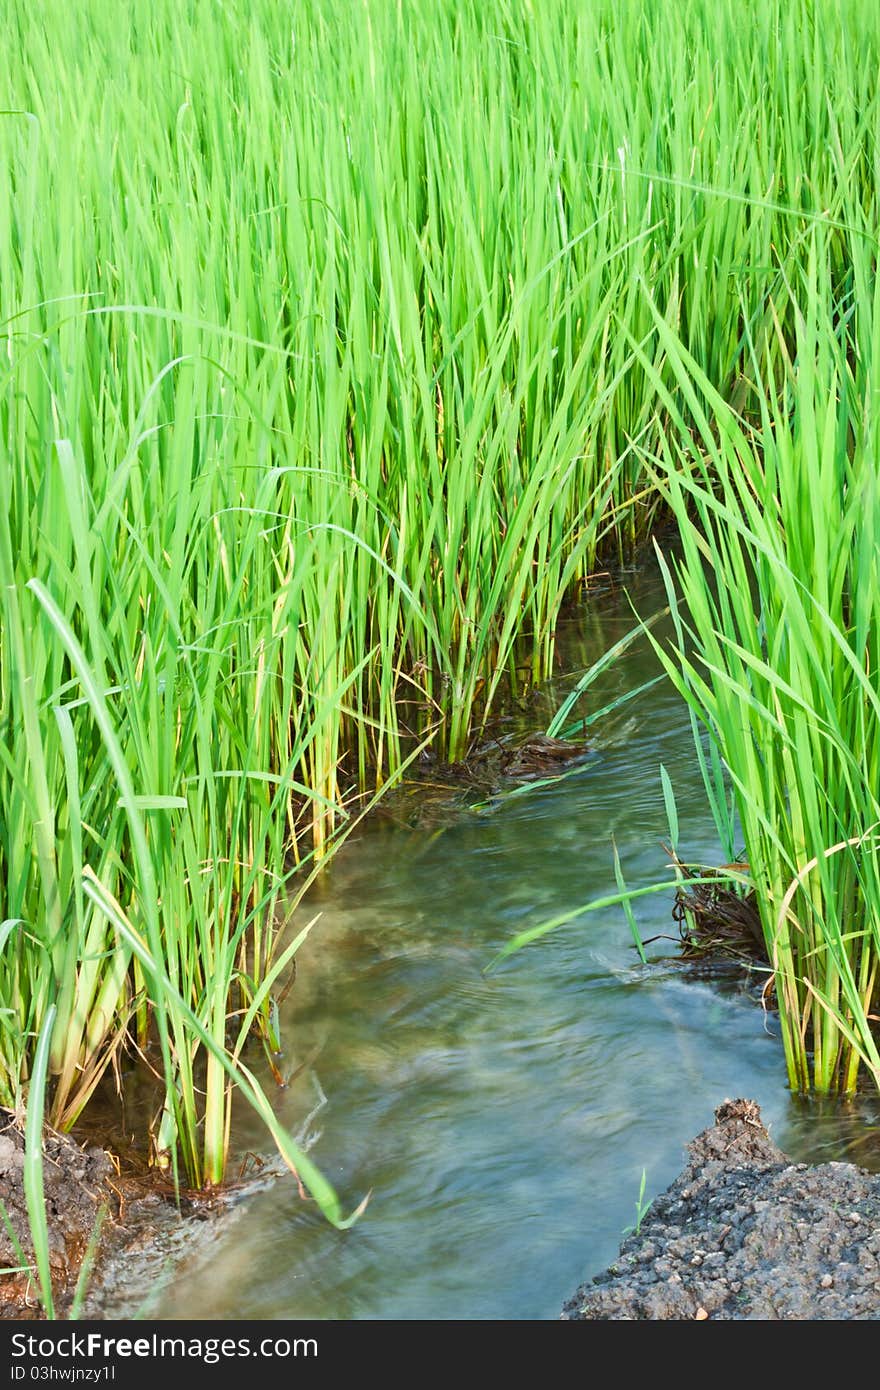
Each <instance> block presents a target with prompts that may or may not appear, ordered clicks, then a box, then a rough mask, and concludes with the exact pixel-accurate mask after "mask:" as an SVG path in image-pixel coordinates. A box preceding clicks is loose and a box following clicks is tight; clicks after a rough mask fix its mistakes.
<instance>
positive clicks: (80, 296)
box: [0, 0, 880, 1224]
mask: <svg viewBox="0 0 880 1390" xmlns="http://www.w3.org/2000/svg"><path fill="white" fill-rule="evenodd" d="M4 19H5V30H6V42H5V44H4V45H3V47H2V50H0V89H2V97H0V172H2V180H3V197H2V198H0V334H2V367H0V452H2V458H0V808H2V813H0V921H2V927H0V1103H2V1104H4V1105H7V1106H9V1107H11V1108H18V1107H20V1106H22V1105H23V1104H24V1103H25V1102H26V1099H27V1094H28V1085H29V1079H30V1077H31V1075H32V1072H33V1067H34V1059H35V1053H36V1050H37V1042H38V1040H41V1042H42V1045H43V1048H44V1054H45V1055H43V1061H44V1062H45V1071H46V1076H47V1078H48V1080H47V1083H46V1091H47V1095H46V1110H47V1116H48V1117H49V1118H50V1119H51V1121H52V1122H53V1123H54V1124H55V1125H56V1126H59V1127H61V1128H69V1127H70V1126H72V1125H73V1124H74V1123H75V1122H76V1120H77V1118H78V1117H79V1116H80V1115H81V1113H82V1112H83V1109H84V1107H86V1106H87V1105H88V1103H89V1100H90V1097H91V1096H92V1095H93V1094H94V1091H95V1088H96V1086H97V1085H98V1083H99V1082H100V1080H101V1078H102V1076H103V1075H104V1074H105V1073H106V1072H107V1071H108V1069H109V1068H113V1067H114V1066H115V1065H117V1064H118V1062H119V1059H120V1057H121V1055H122V1050H123V1049H129V1050H131V1049H134V1050H136V1051H139V1052H140V1053H141V1054H142V1055H143V1057H144V1058H145V1060H146V1062H147V1064H148V1065H149V1066H151V1067H152V1068H153V1069H154V1070H155V1071H156V1072H157V1073H158V1074H159V1075H160V1076H161V1078H162V1085H163V1088H164V1100H163V1102H162V1104H161V1106H160V1108H159V1109H158V1110H157V1113H156V1115H155V1117H154V1121H153V1124H152V1126H151V1135H150V1142H151V1144H152V1148H153V1155H154V1159H155V1161H156V1162H157V1163H158V1164H159V1165H162V1166H166V1167H169V1168H171V1169H173V1171H174V1173H175V1174H178V1173H180V1174H182V1175H183V1176H184V1177H185V1179H186V1180H187V1181H188V1182H190V1183H193V1184H196V1185H204V1184H211V1183H218V1182H220V1181H221V1180H222V1178H223V1174H224V1170H225V1164H226V1158H227V1153H228V1147H229V1141H230V1132H229V1126H230V1089H231V1087H232V1086H238V1087H240V1088H243V1089H244V1091H245V1093H246V1095H247V1096H248V1098H249V1099H250V1101H251V1103H252V1104H253V1105H254V1106H256V1107H257V1109H258V1110H259V1112H260V1113H261V1114H262V1115H263V1117H264V1118H265V1119H266V1122H267V1124H268V1125H269V1126H270V1128H271V1129H272V1130H273V1132H274V1135H275V1139H276V1142H277V1143H278V1144H279V1146H280V1147H281V1148H282V1151H283V1152H284V1153H285V1155H286V1157H287V1158H288V1160H289V1162H290V1164H291V1166H293V1167H295V1168H296V1169H297V1171H298V1172H299V1174H300V1176H301V1177H302V1179H303V1181H304V1182H305V1184H306V1186H307V1187H309V1188H310V1190H311V1191H312V1193H313V1195H315V1196H316V1198H317V1199H318V1201H319V1203H320V1204H321V1206H322V1209H323V1210H325V1212H326V1213H327V1214H328V1216H329V1217H330V1218H331V1219H332V1220H334V1221H336V1222H337V1223H338V1224H343V1223H344V1222H345V1221H346V1220H347V1219H349V1218H348V1217H346V1216H345V1215H344V1214H343V1212H342V1211H341V1209H340V1207H339V1204H338V1201H337V1199H336V1196H335V1194H334V1193H333V1191H332V1189H331V1188H330V1187H329V1185H328V1184H327V1183H326V1182H325V1181H324V1179H323V1178H322V1177H321V1175H320V1174H319V1173H318V1172H317V1170H315V1169H314V1167H313V1165H312V1164H311V1163H310V1162H309V1160H308V1158H307V1156H306V1155H304V1154H302V1153H300V1152H299V1151H298V1150H297V1149H296V1147H295V1146H294V1145H293V1144H292V1141H291V1140H290V1139H289V1136H287V1135H285V1134H284V1133H283V1132H282V1131H281V1130H280V1128H279V1127H278V1126H277V1124H275V1122H274V1120H273V1112H272V1106H271V1099H270V1096H269V1095H268V1094H267V1092H266V1091H265V1090H264V1089H263V1088H262V1087H261V1085H260V1083H259V1081H258V1080H257V1078H256V1075H255V1074H254V1071H253V1070H252V1065H253V1052H252V1048H253V1041H254V1039H258V1040H261V1041H262V1043H263V1045H264V1047H265V1050H266V1053H267V1054H268V1057H269V1059H270V1060H271V1058H272V1056H273V1055H274V1053H275V1051H276V1050H277V1048H278V1046H279V1039H278V1037H277V1033H276V1026H277V1025H276V1021H275V1008H274V999H275V995H276V994H277V992H278V991H279V990H280V989H281V988H283V986H284V984H285V982H286V980H287V978H288V975H289V971H290V968H291V962H292V959H293V956H294V954H295V951H296V948H297V945H298V940H294V941H288V940H286V939H284V938H283V937H282V936H281V929H282V928H283V925H284V922H285V919H286V915H287V913H288V910H289V906H290V904H291V902H292V901H294V900H295V899H296V898H297V896H298V895H300V894H301V892H302V891H303V888H304V886H305V884H306V883H307V882H308V880H309V877H310V875H311V874H313V873H314V872H316V871H317V868H318V866H319V865H320V864H321V863H322V862H325V861H326V859H327V856H328V855H329V854H331V853H332V852H333V850H334V848H335V847H336V846H337V845H338V844H339V843H340V842H341V840H342V839H343V838H344V836H345V834H346V833H347V832H348V830H349V829H350V827H351V826H352V824H353V823H354V821H355V819H356V817H357V816H358V815H359V814H360V813H361V811H362V810H363V808H364V807H365V806H367V805H368V804H369V800H370V798H371V797H373V796H375V795H377V794H378V793H380V792H381V790H382V789H383V788H384V787H387V786H388V785H389V784H390V783H392V782H393V781H394V779H396V778H398V777H399V776H400V775H401V774H402V773H403V772H404V771H405V769H406V768H407V766H408V765H409V764H410V763H411V762H412V760H413V759H414V758H415V757H417V756H418V754H419V752H420V751H421V750H422V749H423V748H426V747H428V746H431V747H433V749H434V750H435V751H436V753H437V755H438V756H439V757H441V758H444V759H448V760H456V759H460V758H462V757H463V756H464V755H465V754H466V752H467V750H468V748H469V746H470V745H471V743H472V741H473V740H474V739H475V738H477V737H478V736H479V733H480V730H481V729H482V728H483V727H484V726H485V723H486V720H487V719H488V718H489V716H490V715H491V713H492V712H493V711H494V710H496V709H497V708H498V706H499V703H500V702H501V701H502V700H504V699H507V698H509V697H510V696H511V694H518V693H522V692H523V691H525V690H527V689H528V688H530V687H531V686H532V685H533V684H534V683H535V682H536V681H539V680H540V679H541V678H542V677H543V676H545V675H546V674H547V673H548V671H549V670H550V669H551V666H552V661H553V654H554V640H553V634H554V626H555V623H556V621H557V618H558V616H559V614H560V611H561V608H562V606H563V604H564V603H566V602H567V601H569V600H570V599H572V598H583V597H584V594H585V591H586V590H587V586H588V581H589V577H590V575H591V573H593V572H594V571H595V569H596V568H597V566H598V565H599V564H601V562H602V559H603V557H607V556H608V555H613V556H615V557H620V556H626V555H627V554H628V553H629V552H630V550H631V548H632V546H633V544H634V543H635V542H636V541H637V540H642V539H644V538H646V537H647V536H648V535H649V534H650V532H651V528H652V526H653V524H654V523H655V521H656V520H657V519H658V518H659V517H660V516H669V515H672V516H674V517H675V518H676V519H677V521H678V522H679V526H680V530H681V533H682V537H683V559H682V562H681V564H680V566H678V568H674V567H672V566H671V564H670V568H669V591H670V600H671V602H672V603H673V604H679V603H681V604H682V609H681V616H680V629H679V630H680V634H681V641H680V643H679V645H678V648H677V649H671V650H663V651H661V652H660V653H659V655H660V658H661V662H662V663H665V667H666V669H667V670H668V672H669V674H670V676H671V677H672V679H673V680H675V681H677V682H678V683H679V685H680V688H681V690H682V694H683V695H684V696H685V698H686V699H688V700H689V701H690V702H691V704H692V707H693V710H694V714H695V719H697V720H699V721H701V722H702V726H703V727H704V728H706V729H708V731H709V734H710V737H711V747H712V749H713V754H712V758H711V760H710V761H709V762H707V786H708V788H709V791H710V793H711V795H712V797H713V799H714V804H715V805H716V806H717V809H718V820H719V827H720V830H721V833H722V837H727V838H728V839H730V838H731V837H732V835H733V833H734V832H733V829H732V826H733V817H734V813H737V814H738V816H739V820H740V823H741V825H742V833H743V835H744V839H745V848H746V853H747V856H748V862H749V865H750V871H751V874H752V876H753V879H754V883H755V885H756V887H757V889H758V898H759V903H760V907H761V913H762V922H763V926H764V931H765V935H766V937H767V941H768V949H769V950H770V952H771V958H772V960H773V961H774V963H775V965H776V969H777V979H778V987H779V1000H780V1007H781V1009H782V1013H783V1018H784V1026H785V1041H786V1050H787V1057H788V1060H789V1070H790V1079H791V1084H792V1086H793V1087H795V1088H797V1089H809V1088H811V1087H815V1088H816V1089H818V1090H841V1091H847V1090H851V1089H852V1087H853V1086H854V1085H855V1082H856V1076H857V1073H858V1071H859V1068H860V1067H862V1066H864V1067H867V1070H868V1072H869V1073H870V1075H871V1076H873V1077H874V1079H875V1080H878V1081H880V1056H878V1052H877V1045H876V1042H875V1041H874V1038H873V1034H872V1020H871V1019H870V1018H869V1014H870V1013H871V1010H872V1007H873V1002H872V1001H873V997H874V993H875V985H876V970H877V946H878V925H880V924H878V908H880V870H878V865H877V861H876V853H875V851H876V835H877V829H878V825H880V805H878V795H880V793H878V756H880V742H878V739H877V734H876V729H877V726H878V713H880V703H878V700H880V691H878V686H877V670H878V660H880V653H878V650H877V643H878V627H877V622H878V612H877V604H878V595H880V577H878V571H877V547H876V536H877V523H878V512H877V507H878V498H877V439H878V436H877V420H876V416H877V405H876V402H877V390H878V387H877V372H878V366H877V352H878V348H880V313H878V303H880V301H878V289H877V277H876V264H877V242H878V238H877V229H878V217H877V190H878V167H880V166H878V160H880V146H878V132H880V96H878V85H877V72H878V64H880V42H878V39H880V13H878V14H877V15H875V14H874V12H873V10H872V9H871V7H865V6H862V5H857V4H855V3H850V2H849V0H746V3H743V0H737V3H734V2H733V0H687V3H685V4H682V5H680V6H676V7H672V6H669V5H667V4H666V3H662V2H661V0H615V3H610V2H607V3H606V0H574V2H573V3H572V0H543V3H541V4H540V5H538V4H533V3H530V0H521V3H512V0H481V3H476V0H454V2H453V0H431V3H428V4H422V5H419V4H416V3H415V0H397V3H394V4H389V3H386V0H362V3H357V4H355V3H351V4H346V5H340V4H338V3H331V0H297V3H295V4H288V3H282V0H249V2H248V3H244V0H225V2H224V0H174V3H172V0H155V2H154V3H153V4H152V5H150V6H135V5H121V6H115V7H108V6H106V5H102V4H99V3H98V0H67V3H66V4H64V5H63V6H62V5H58V4H56V3H55V2H54V0H28V3H27V4H25V3H24V0H9V3H8V4H7V6H6V9H5V12H4ZM685 605H686V608H685ZM698 746H699V745H698ZM725 778H726V779H727V781H726V782H725ZM728 787H730V788H732V798H733V800H732V802H731V800H730V797H729V794H728V790H727V788H728ZM730 849H731V852H728V853H727V854H726V857H727V858H731V857H732V847H730ZM280 941H283V949H280V948H279V942H280ZM41 1055H42V1054H41ZM249 1058H250V1061H249V1060H248V1059H249Z"/></svg>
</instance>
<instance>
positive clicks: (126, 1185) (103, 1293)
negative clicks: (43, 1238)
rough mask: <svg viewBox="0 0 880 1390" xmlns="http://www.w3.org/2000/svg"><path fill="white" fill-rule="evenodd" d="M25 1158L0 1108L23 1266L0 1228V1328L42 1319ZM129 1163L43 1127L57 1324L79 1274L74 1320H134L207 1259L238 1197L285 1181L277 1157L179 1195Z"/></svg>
mask: <svg viewBox="0 0 880 1390" xmlns="http://www.w3.org/2000/svg"><path fill="white" fill-rule="evenodd" d="M24 1152H25V1142H24V1128H23V1125H22V1124H21V1123H20V1122H19V1121H18V1120H17V1118H16V1116H15V1115H13V1114H12V1113H11V1112H10V1111H8V1110H4V1109H3V1108H2V1107H0V1201H2V1203H3V1205H4V1207H5V1210H6V1214H7V1216H8V1219H9V1222H10V1225H11V1226H12V1229H13V1231H14V1232H15V1238H16V1240H17V1242H18V1244H19V1245H20V1247H21V1252H22V1253H23V1254H24V1257H25V1261H26V1266H25V1267H24V1268H22V1259H21V1255H20V1254H19V1252H18V1251H17V1250H16V1247H15V1243H14V1242H13V1240H12V1237H11V1236H10V1233H9V1231H8V1229H7V1228H6V1226H5V1223H3V1222H2V1221H0V1321H4V1320H5V1321H9V1320H17V1319H37V1318H42V1317H43V1316H44V1314H43V1309H42V1307H41V1304H40V1300H39V1296H38V1294H39V1286H38V1282H37V1278H36V1274H35V1273H34V1272H33V1263H34V1252H33V1247H32V1244H31V1237H30V1229H29V1224H28V1217H27V1203H26V1199H25V1191H24ZM126 1159H127V1161H126V1165H125V1168H124V1169H123V1170H122V1171H120V1167H121V1165H120V1162H119V1159H118V1158H116V1157H111V1155H110V1154H109V1153H108V1152H107V1151H106V1150H105V1149H103V1148H102V1147H101V1146H100V1145H96V1144H78V1143H76V1142H75V1141H74V1140H73V1139H72V1138H70V1137H69V1136H67V1135H64V1134H59V1133H57V1132H56V1131H55V1130H52V1129H49V1128H47V1129H46V1131H45V1133H44V1138H43V1185H44V1193H45V1210H46V1218H47V1227H48V1243H49V1267H50V1273H51V1278H52V1289H53V1298H54V1303H55V1314H56V1316H57V1317H62V1318H63V1317H66V1316H69V1314H70V1310H71V1307H72V1304H73V1301H74V1298H75V1295H76V1287H77V1280H78V1279H79V1277H80V1273H81V1271H82V1273H83V1276H84V1277H83V1284H84V1302H83V1303H82V1305H81V1310H80V1316H82V1317H86V1318H114V1317H123V1316H124V1317H130V1316H132V1315H133V1314H132V1310H137V1312H138V1313H140V1312H143V1313H144V1314H148V1313H149V1306H148V1305H149V1302H150V1300H152V1299H154V1298H155V1297H156V1296H158V1295H159V1294H160V1293H161V1290H162V1287H163V1285H164V1284H166V1283H167V1282H168V1281H169V1280H170V1279H171V1278H172V1277H173V1276H174V1275H175V1273H179V1271H180V1269H181V1268H182V1267H184V1266H186V1265H188V1264H189V1263H191V1262H192V1261H198V1260H200V1259H202V1258H204V1257H205V1255H206V1253H207V1252H208V1251H209V1250H210V1249H211V1248H212V1247H213V1246H214V1245H215V1244H216V1243H217V1242H218V1241H219V1240H220V1239H221V1238H222V1237H223V1236H224V1234H225V1231H226V1230H227V1228H228V1226H229V1225H230V1224H231V1222H232V1221H234V1220H237V1219H238V1217H239V1215H240V1213H241V1211H242V1210H244V1203H243V1200H242V1199H243V1198H244V1197H247V1196H249V1195H250V1194H251V1193H253V1192H255V1191H256V1190H257V1189H258V1188H260V1187H262V1186H265V1185H266V1184H267V1183H270V1182H279V1181H282V1180H283V1178H284V1177H285V1176H287V1177H289V1174H288V1172H287V1169H286V1167H285V1166H284V1164H283V1163H282V1162H281V1160H280V1159H278V1158H277V1157H274V1156H273V1157H269V1158H266V1159H258V1158H256V1157H254V1161H253V1164H252V1167H251V1170H250V1172H249V1173H248V1174H247V1176H246V1177H242V1178H241V1179H240V1180H239V1181H236V1182H230V1183H229V1184H227V1186H225V1187H224V1188H222V1189H216V1190H214V1191H213V1192H207V1193H205V1192H201V1193H200V1192H182V1193H181V1194H180V1196H179V1198H175V1195H174V1189H173V1185H172V1183H171V1182H170V1180H169V1179H168V1178H167V1177H166V1176H164V1175H163V1174H162V1173H159V1172H157V1171H156V1170H155V1169H150V1168H148V1167H147V1165H146V1163H145V1162H143V1161H138V1162H135V1161H133V1160H132V1158H131V1155H126ZM90 1244H91V1245H92V1247H93V1248H92V1250H91V1251H90V1250H89V1247H90ZM86 1257H88V1264H87V1266H86V1269H85V1270H83V1261H84V1259H85V1258H86ZM27 1266H30V1268H28V1267H27ZM141 1305H144V1306H143V1307H142V1306H141Z"/></svg>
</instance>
